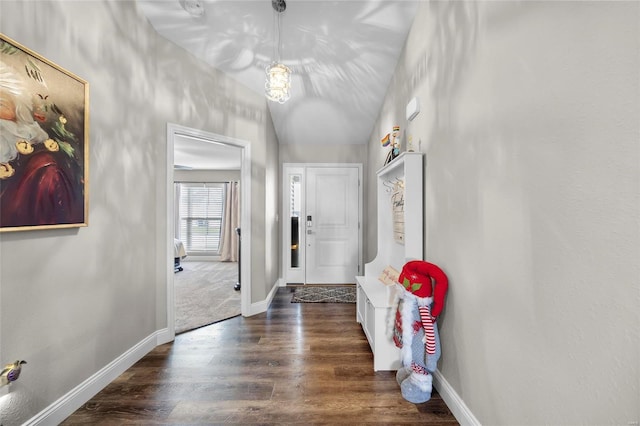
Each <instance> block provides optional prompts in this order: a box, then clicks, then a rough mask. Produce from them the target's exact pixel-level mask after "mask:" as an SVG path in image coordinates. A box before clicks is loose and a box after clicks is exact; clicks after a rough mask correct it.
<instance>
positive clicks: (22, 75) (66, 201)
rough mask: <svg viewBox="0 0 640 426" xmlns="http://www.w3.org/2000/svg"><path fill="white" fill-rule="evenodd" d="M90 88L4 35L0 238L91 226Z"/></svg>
mask: <svg viewBox="0 0 640 426" xmlns="http://www.w3.org/2000/svg"><path fill="white" fill-rule="evenodd" d="M88 185H89V83H88V82H86V81H85V80H83V79H81V78H80V77H78V76H76V75H74V74H72V73H71V72H69V71H67V70H65V69H63V68H61V67H60V66H58V65H56V64H54V63H53V62H51V61H49V60H48V59H46V58H44V57H42V56H40V55H39V54H37V53H35V52H33V51H32V50H30V49H28V48H26V47H24V46H23V45H21V44H20V43H18V42H16V41H14V40H12V39H10V38H9V37H7V36H5V35H4V34H1V33H0V232H7V231H25V230H34V229H56V228H73V227H82V226H87V225H88V223H89V222H88V212H89V211H88V207H89V202H88V198H89V190H88V189H89V186H88Z"/></svg>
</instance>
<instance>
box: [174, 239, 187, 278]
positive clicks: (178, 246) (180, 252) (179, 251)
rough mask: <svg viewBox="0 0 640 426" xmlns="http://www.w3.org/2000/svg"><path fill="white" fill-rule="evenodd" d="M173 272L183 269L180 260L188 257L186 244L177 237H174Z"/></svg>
mask: <svg viewBox="0 0 640 426" xmlns="http://www.w3.org/2000/svg"><path fill="white" fill-rule="evenodd" d="M173 246H174V250H173V272H174V273H175V272H180V271H182V266H180V261H181V260H182V259H184V258H185V257H187V252H186V251H185V250H184V244H182V241H180V240H179V239H177V238H174V239H173Z"/></svg>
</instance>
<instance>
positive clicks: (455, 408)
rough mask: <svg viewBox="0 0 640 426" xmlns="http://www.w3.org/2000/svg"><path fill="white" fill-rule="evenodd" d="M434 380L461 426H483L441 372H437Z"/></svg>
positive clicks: (434, 374)
mask: <svg viewBox="0 0 640 426" xmlns="http://www.w3.org/2000/svg"><path fill="white" fill-rule="evenodd" d="M433 378H434V382H433V385H434V386H435V388H436V389H437V390H438V393H439V394H440V396H441V397H442V400H443V401H444V402H445V404H447V407H449V410H451V413H452V414H453V416H454V417H455V418H456V420H457V421H458V423H460V425H461V426H467V425H468V426H482V425H481V423H480V422H479V421H478V419H476V417H475V416H474V415H473V413H472V412H471V410H469V407H467V405H466V404H465V403H464V401H463V400H462V398H460V395H458V393H457V392H456V391H455V389H453V387H452V386H451V385H450V384H449V382H447V379H445V378H444V376H443V375H442V373H440V370H436V371H435V372H434V373H433Z"/></svg>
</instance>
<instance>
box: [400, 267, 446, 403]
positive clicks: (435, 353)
mask: <svg viewBox="0 0 640 426" xmlns="http://www.w3.org/2000/svg"><path fill="white" fill-rule="evenodd" d="M396 285H397V286H399V291H398V297H399V301H398V308H397V311H396V316H395V323H394V332H393V340H394V343H395V345H396V346H397V347H399V348H401V351H400V353H401V355H402V368H400V369H399V370H398V372H397V373H396V380H397V381H398V384H399V385H400V389H401V391H402V397H403V398H404V399H406V400H407V401H409V402H413V403H414V404H419V403H422V402H426V401H428V400H429V399H430V398H431V389H432V383H433V377H432V373H433V372H434V371H435V370H436V364H437V362H438V358H440V338H439V336H438V328H437V325H436V318H437V317H438V315H440V313H441V312H442V308H443V306H444V299H445V294H446V292H447V287H448V285H449V283H448V280H447V276H446V275H445V273H444V272H443V271H442V269H440V268H439V267H438V266H436V265H434V264H433V263H429V262H425V261H422V260H414V261H410V262H407V263H406V264H405V265H404V267H403V268H402V272H401V273H400V276H399V278H398V284H396Z"/></svg>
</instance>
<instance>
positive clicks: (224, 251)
mask: <svg viewBox="0 0 640 426" xmlns="http://www.w3.org/2000/svg"><path fill="white" fill-rule="evenodd" d="M225 192H226V197H225V203H224V218H223V219H222V243H221V244H220V260H221V261H222V262H237V261H238V234H237V233H236V228H238V227H240V204H239V199H240V194H239V193H240V189H239V184H238V182H229V183H226V184H225Z"/></svg>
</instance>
